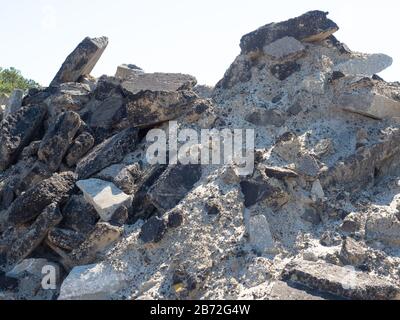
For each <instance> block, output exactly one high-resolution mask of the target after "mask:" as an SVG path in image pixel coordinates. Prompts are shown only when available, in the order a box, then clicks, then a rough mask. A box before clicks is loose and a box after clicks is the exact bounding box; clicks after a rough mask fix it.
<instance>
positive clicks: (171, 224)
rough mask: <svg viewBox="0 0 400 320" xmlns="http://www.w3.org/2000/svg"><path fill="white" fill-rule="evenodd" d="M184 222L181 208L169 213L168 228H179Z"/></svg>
mask: <svg viewBox="0 0 400 320" xmlns="http://www.w3.org/2000/svg"><path fill="white" fill-rule="evenodd" d="M182 223H183V213H182V212H181V211H179V210H173V211H171V212H170V213H169V215H168V228H178V227H180V226H181V225H182Z"/></svg>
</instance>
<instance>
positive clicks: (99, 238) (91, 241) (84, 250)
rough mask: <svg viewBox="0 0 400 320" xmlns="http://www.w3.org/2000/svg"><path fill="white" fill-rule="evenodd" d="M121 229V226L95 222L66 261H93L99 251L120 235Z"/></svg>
mask: <svg viewBox="0 0 400 320" xmlns="http://www.w3.org/2000/svg"><path fill="white" fill-rule="evenodd" d="M122 231H123V229H122V228H119V227H116V226H112V225H111V224H109V223H106V222H99V223H97V224H96V226H95V228H94V229H93V231H92V232H91V233H90V234H89V236H88V238H87V239H86V240H85V241H84V242H83V243H82V244H81V245H80V246H79V247H78V248H77V249H75V250H73V251H72V252H71V253H70V255H69V258H70V261H68V263H71V264H72V265H84V264H89V263H93V262H94V261H95V260H96V257H97V255H98V254H99V253H101V252H102V251H103V250H104V249H105V248H107V247H108V246H109V245H111V244H112V243H113V242H115V241H117V240H118V239H119V238H120V237H121V235H122Z"/></svg>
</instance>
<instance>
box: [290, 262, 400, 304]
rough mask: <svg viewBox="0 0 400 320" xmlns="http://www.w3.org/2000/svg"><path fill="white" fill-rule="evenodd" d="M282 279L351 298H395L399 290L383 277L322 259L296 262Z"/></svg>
mask: <svg viewBox="0 0 400 320" xmlns="http://www.w3.org/2000/svg"><path fill="white" fill-rule="evenodd" d="M283 279H284V280H285V281H292V282H294V283H298V284H301V285H304V286H306V287H309V288H310V289H314V290H318V291H321V292H327V293H330V294H333V295H336V296H339V297H343V298H347V299H354V300H394V299H399V298H400V289H399V287H397V286H396V285H395V284H394V283H391V282H389V281H387V280H384V279H382V278H379V277H376V276H372V275H369V274H367V273H363V272H359V271H356V270H355V269H354V268H345V267H339V266H336V265H333V264H328V263H324V262H310V261H299V262H297V263H293V264H292V265H290V266H288V267H287V269H286V270H285V271H284V273H283Z"/></svg>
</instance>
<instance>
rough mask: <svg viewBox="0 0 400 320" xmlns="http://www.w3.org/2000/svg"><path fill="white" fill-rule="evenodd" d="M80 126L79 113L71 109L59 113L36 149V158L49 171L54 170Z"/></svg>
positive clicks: (58, 165)
mask: <svg viewBox="0 0 400 320" xmlns="http://www.w3.org/2000/svg"><path fill="white" fill-rule="evenodd" d="M80 127H81V118H80V117H79V114H77V113H75V112H73V111H67V112H64V113H61V114H60V115H59V116H58V117H57V118H56V119H55V120H54V122H53V123H52V125H51V126H50V127H49V129H48V130H47V132H46V134H45V135H44V137H43V139H42V142H41V143H40V146H39V150H38V158H39V160H41V161H42V162H43V163H45V164H46V165H47V166H48V168H49V169H50V171H52V172H55V171H57V170H58V168H59V167H60V165H61V162H62V159H63V158H64V155H65V154H66V152H67V151H68V148H69V146H70V145H71V143H72V141H73V140H74V137H75V134H76V133H77V132H78V130H79V128H80Z"/></svg>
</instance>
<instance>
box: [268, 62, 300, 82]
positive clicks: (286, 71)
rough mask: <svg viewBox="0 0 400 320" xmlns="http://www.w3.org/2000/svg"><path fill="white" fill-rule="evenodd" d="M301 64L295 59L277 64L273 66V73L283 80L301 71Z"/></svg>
mask: <svg viewBox="0 0 400 320" xmlns="http://www.w3.org/2000/svg"><path fill="white" fill-rule="evenodd" d="M300 69H301V65H300V64H298V63H297V62H294V61H289V62H286V63H282V64H276V65H274V66H272V67H271V69H270V71H271V73H272V74H273V75H274V76H275V77H276V78H277V79H279V80H281V81H283V80H286V79H287V78H289V77H290V76H291V75H293V74H294V73H296V72H299V71H300Z"/></svg>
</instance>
